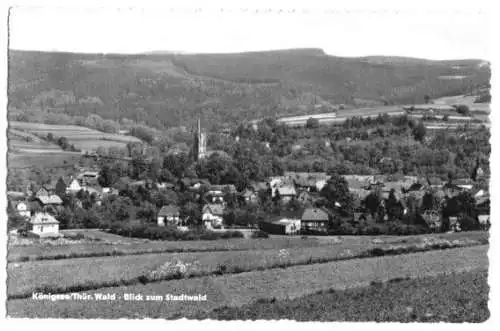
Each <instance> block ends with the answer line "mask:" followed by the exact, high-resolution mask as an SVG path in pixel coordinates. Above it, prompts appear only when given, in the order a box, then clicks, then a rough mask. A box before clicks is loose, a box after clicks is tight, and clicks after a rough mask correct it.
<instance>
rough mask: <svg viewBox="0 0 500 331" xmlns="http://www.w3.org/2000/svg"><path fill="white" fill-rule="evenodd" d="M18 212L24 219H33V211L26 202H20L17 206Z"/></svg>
mask: <svg viewBox="0 0 500 331" xmlns="http://www.w3.org/2000/svg"><path fill="white" fill-rule="evenodd" d="M16 210H17V213H18V214H19V215H21V216H24V217H31V210H30V209H29V206H28V204H27V203H26V202H23V201H21V202H19V203H18V204H17V205H16Z"/></svg>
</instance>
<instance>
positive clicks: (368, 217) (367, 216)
mask: <svg viewBox="0 0 500 331" xmlns="http://www.w3.org/2000/svg"><path fill="white" fill-rule="evenodd" d="M361 219H365V220H367V221H373V217H372V215H371V214H370V213H354V221H355V222H359V221H360V220H361Z"/></svg>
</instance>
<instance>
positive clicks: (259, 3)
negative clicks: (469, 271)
mask: <svg viewBox="0 0 500 331" xmlns="http://www.w3.org/2000/svg"><path fill="white" fill-rule="evenodd" d="M13 5H25V6H42V5H43V6H47V5H50V6H64V7H107V8H114V7H121V8H128V7H154V8H172V7H175V8H210V9H214V8H217V9H219V8H221V7H223V8H226V9H227V8H232V9H235V10H237V9H240V8H249V9H251V8H253V9H255V8H260V9H269V8H274V9H276V8H281V9H298V8H300V9H304V8H309V10H317V11H322V10H325V9H331V8H335V10H346V11H351V10H359V9H363V10H373V11H384V10H386V9H388V8H389V9H391V10H408V9H412V10H417V11H422V10H423V11H426V10H428V11H429V10H430V11H433V10H452V11H453V10H458V11H470V12H478V11H486V12H488V13H489V14H490V16H491V17H492V18H493V19H492V20H491V21H492V23H493V25H492V29H491V30H490V31H485V33H489V34H490V47H491V50H492V51H491V52H492V54H491V55H492V56H491V57H490V58H489V59H487V60H489V61H491V62H492V69H493V74H492V81H491V84H492V96H493V101H492V110H493V111H492V117H491V120H492V122H493V125H492V127H493V129H492V154H491V169H500V164H499V163H500V162H499V161H500V158H499V157H498V156H499V155H498V154H499V153H498V148H497V146H498V144H499V134H500V133H498V132H497V131H496V130H495V129H494V128H495V127H496V126H498V125H497V119H496V118H497V117H498V116H500V115H497V114H496V112H497V110H496V108H497V104H498V103H499V102H498V101H497V100H498V99H497V98H499V97H500V89H499V88H498V86H497V82H499V80H498V79H496V77H498V75H499V73H500V72H499V70H498V66H497V60H496V59H500V52H499V51H498V40H499V39H498V37H497V38H496V39H497V40H495V38H494V35H495V34H496V33H494V32H496V31H500V29H499V27H498V26H497V25H499V23H498V22H499V21H500V16H499V15H498V14H500V13H499V12H498V11H497V8H498V6H496V2H495V1H486V0H474V1H470V0H467V1H466V0H458V1H457V0H455V1H436V0H419V1H406V2H402V1H396V0H377V1H369V0H366V1H360V0H348V1H342V2H339V1H314V0H307V1H269V0H267V1H263V0H254V1H245V2H243V1H193V0H184V1H179V0H177V1H152V0H141V1H131V0H122V1H106V2H104V1H102V0H87V1H56V0H43V1H36V0H24V1H23V0H8V1H7V3H2V5H1V17H2V19H1V20H0V41H1V42H0V48H1V49H2V52H1V59H2V66H1V69H0V72H1V77H0V90H1V91H2V93H1V97H0V107H2V109H4V110H5V109H6V75H7V73H6V67H7V57H6V47H7V31H8V30H7V26H6V18H7V8H8V7H7V6H13ZM498 111H500V110H498ZM3 116H4V117H3V119H4V120H1V121H0V126H1V129H0V130H1V131H2V134H0V137H1V138H0V139H1V141H2V142H1V143H0V148H1V151H0V154H2V157H1V158H0V169H2V171H1V175H0V192H2V194H4V193H3V192H5V179H6V178H5V175H6V172H5V170H3V169H6V167H5V166H6V164H5V162H6V157H5V155H6V143H5V132H6V122H5V119H6V114H5V113H4V114H3ZM499 176H500V174H498V173H497V172H496V171H495V170H493V172H492V183H491V194H492V198H493V200H495V199H497V197H500V194H498V190H499V188H498V184H497V183H498V180H499V179H498V178H499ZM5 201H6V200H5V198H4V197H3V196H2V198H0V210H2V211H3V210H5V208H6V204H5ZM1 215H2V217H1V221H2V224H5V223H6V218H5V213H4V214H1ZM497 215H499V211H498V208H497V207H496V204H495V203H493V204H492V223H493V226H492V231H491V240H490V242H491V244H490V253H489V257H490V275H489V281H490V286H491V291H490V304H489V308H490V311H491V317H490V319H489V320H488V321H487V322H486V323H483V324H477V325H464V324H462V325H461V324H443V323H440V324H433V325H432V327H433V328H435V329H447V328H453V329H454V330H469V329H470V328H472V327H473V328H489V327H493V326H494V325H497V324H498V323H497V321H498V316H497V315H498V314H499V313H500V311H499V309H498V293H499V287H498V286H497V284H498V279H500V278H499V276H500V273H499V272H498V258H497V256H498V254H495V253H497V252H498V247H499V240H500V238H499V235H497V234H498V232H499V230H498V229H497V228H498V225H497V224H496V218H497V217H496V216H497ZM1 235H2V238H3V241H2V245H0V251H1V254H0V255H1V256H2V257H5V254H6V252H5V248H6V245H5V238H6V235H5V231H2V234H1ZM0 260H1V263H2V267H3V268H1V269H2V272H1V273H0V274H1V276H0V283H2V284H5V278H6V272H5V261H6V259H5V258H0ZM0 293H1V296H0V300H2V301H3V302H5V288H2V290H1V292H0ZM0 306H1V307H2V308H1V310H0V316H2V317H5V305H4V304H2V305H0ZM4 322H6V323H8V326H7V328H3V329H4V330H9V329H11V328H12V329H14V328H16V329H17V328H20V327H21V328H24V327H26V328H31V329H36V330H45V329H50V330H57V329H61V330H63V329H64V330H67V329H68V328H71V329H72V330H80V329H83V328H85V329H88V328H95V327H99V328H100V327H102V328H103V329H104V328H109V327H115V326H118V327H119V328H123V329H128V328H130V329H136V328H143V329H145V328H150V329H154V328H156V327H157V328H166V327H167V328H168V327H175V328H186V329H191V328H193V329H197V328H203V329H204V330H206V331H212V330H214V331H220V330H221V328H222V329H226V328H227V329H234V328H235V327H237V328H238V329H239V330H241V331H246V330H252V331H253V330H255V329H256V328H262V327H266V326H267V327H273V328H276V327H278V328H280V329H281V328H283V329H285V328H286V329H288V330H292V329H294V330H295V329H298V328H305V327H307V328H310V327H311V326H314V327H315V328H319V329H320V328H324V329H325V330H326V329H327V328H328V329H331V327H332V326H333V327H335V328H340V329H345V330H352V329H357V328H363V329H364V328H370V329H380V330H384V331H388V330H391V329H393V330H396V329H398V330H400V329H401V328H408V329H414V330H418V329H420V328H422V327H429V326H430V325H425V326H424V325H420V324H404V325H399V324H397V323H392V324H387V323H384V324H377V323H338V322H336V323H334V324H333V325H332V324H331V323H313V324H312V323H296V322H289V321H288V322H287V321H280V322H246V323H242V322H216V321H203V322H196V321H176V322H165V321H163V320H119V321H106V320H19V319H8V320H7V321H5V320H2V326H4V325H3V324H4ZM165 323H166V325H165Z"/></svg>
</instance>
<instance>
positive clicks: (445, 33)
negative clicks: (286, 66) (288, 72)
mask: <svg viewBox="0 0 500 331" xmlns="http://www.w3.org/2000/svg"><path fill="white" fill-rule="evenodd" d="M9 22H10V26H9V27H10V30H9V32H10V40H9V47H10V48H11V49H23V50H43V51H51V50H58V51H71V52H89V53H93V52H102V53H142V52H149V51H181V52H188V53H227V52H242V51H256V50H269V49H282V48H299V47H314V48H322V49H323V50H324V51H325V52H327V53H328V54H331V55H338V56H365V55H395V56H396V55H397V56H411V57H421V58H429V59H460V58H481V59H486V60H491V57H492V56H491V53H490V51H491V50H490V49H489V48H488V39H489V36H488V31H489V30H490V29H489V25H488V23H489V20H488V16H487V15H486V14H485V13H484V12H480V11H462V12H457V11H442V10H436V11H429V10H425V11H424V10H422V11H400V12H395V11H385V12H376V13H373V12H369V11H350V12H343V11H339V12H334V11H324V10H316V11H315V10H310V11H309V12H303V11H302V10H299V11H297V12H295V13H283V12H282V13H278V12H277V11H273V12H271V13H266V12H264V11H261V12H259V13H255V12H254V11H246V12H245V11H243V10H233V11H231V12H223V13H221V12H220V10H215V9H214V10H205V11H202V12H199V13H196V12H195V11H194V10H181V9H177V10H173V11H169V10H160V9H149V10H148V9H146V10H140V9H122V10H118V9H76V8H66V9H61V8H60V9H55V8H49V7H45V8H33V7H31V8H30V7H16V8H13V9H12V10H11V12H10V19H9Z"/></svg>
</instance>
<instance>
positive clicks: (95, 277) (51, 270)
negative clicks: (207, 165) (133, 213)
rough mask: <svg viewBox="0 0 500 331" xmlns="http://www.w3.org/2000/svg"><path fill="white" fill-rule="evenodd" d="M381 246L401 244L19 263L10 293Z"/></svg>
mask: <svg viewBox="0 0 500 331" xmlns="http://www.w3.org/2000/svg"><path fill="white" fill-rule="evenodd" d="M477 244H479V242H470V241H464V242H461V243H456V244H455V245H456V246H468V245H477ZM431 245H432V243H431V244H427V246H426V245H425V244H423V245H421V246H420V247H419V248H420V249H422V250H424V249H431V247H429V246H431ZM411 246H413V247H417V246H416V245H414V244H401V245H399V246H398V247H400V249H404V248H407V249H410V248H409V247H411ZM450 246H451V245H450ZM375 247H377V248H379V250H378V251H377V254H384V252H383V251H382V250H389V249H391V248H394V247H396V245H393V244H386V243H384V242H382V243H378V242H377V243H370V244H363V245H360V244H346V243H343V242H342V241H338V242H337V244H330V245H323V246H318V247H310V248H308V249H304V248H303V247H299V248H290V249H274V250H273V249H270V250H247V251H224V252H203V253H178V254H175V253H174V254H172V253H166V254H147V255H130V256H120V257H115V258H113V259H111V260H110V258H109V257H100V258H95V257H93V258H81V259H63V260H53V261H36V262H29V263H13V264H10V265H9V267H8V275H9V277H8V278H9V279H8V291H7V292H8V296H9V297H22V296H29V295H30V294H31V293H32V292H33V291H34V290H35V289H47V290H46V292H51V293H64V292H71V291H72V289H76V288H78V289H79V290H82V289H84V290H88V289H94V288H100V287H108V286H117V285H122V284H134V283H139V282H154V281H160V280H164V279H171V278H175V277H180V276H182V277H184V278H188V277H199V276H204V275H211V274H218V273H219V274H225V273H240V272H244V271H252V270H264V269H271V268H278V267H288V266H293V265H306V264H311V263H325V262H331V261H336V260H342V259H350V258H356V257H365V256H369V254H370V252H371V250H372V249H373V248H375ZM426 247H427V248H426ZM413 249H416V248H413ZM40 275H43V277H41V276H40ZM70 289H71V290H70Z"/></svg>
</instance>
